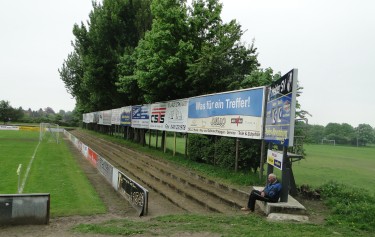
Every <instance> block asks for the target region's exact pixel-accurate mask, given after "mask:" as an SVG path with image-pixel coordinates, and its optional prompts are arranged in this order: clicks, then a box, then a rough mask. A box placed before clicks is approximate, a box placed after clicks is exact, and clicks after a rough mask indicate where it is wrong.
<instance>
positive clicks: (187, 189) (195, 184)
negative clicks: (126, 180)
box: [75, 133, 245, 213]
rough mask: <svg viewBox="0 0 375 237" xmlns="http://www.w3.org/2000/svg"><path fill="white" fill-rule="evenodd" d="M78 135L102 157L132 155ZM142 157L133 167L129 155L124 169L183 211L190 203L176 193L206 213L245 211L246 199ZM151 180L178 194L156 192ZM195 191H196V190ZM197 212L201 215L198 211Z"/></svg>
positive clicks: (158, 190) (110, 145) (120, 148)
mask: <svg viewBox="0 0 375 237" xmlns="http://www.w3.org/2000/svg"><path fill="white" fill-rule="evenodd" d="M75 135H77V136H79V138H81V139H83V140H82V142H85V141H86V143H87V142H88V141H89V142H90V145H89V144H88V145H89V146H91V147H92V149H94V150H95V148H96V149H97V150H98V153H99V154H100V155H102V156H104V157H107V156H116V157H118V158H119V159H121V158H124V156H123V153H129V150H128V149H126V148H123V147H117V149H114V147H113V144H108V143H107V144H106V142H103V141H101V142H100V144H99V142H98V139H94V138H92V137H90V136H84V135H82V134H80V135H79V134H76V133H75ZM103 143H104V144H103ZM103 148H104V149H103ZM105 148H107V149H105ZM124 149H125V151H124ZM99 150H100V152H99ZM130 153H131V152H130ZM139 156H141V154H137V162H134V163H133V162H132V161H131V160H132V159H134V158H132V156H131V155H129V154H128V155H127V156H126V159H123V160H122V161H125V162H127V164H128V165H127V167H123V168H125V169H126V170H127V172H130V173H131V174H132V175H133V176H135V177H136V178H137V179H138V180H141V181H142V182H144V183H145V184H147V185H148V186H150V187H151V189H153V190H155V191H157V192H158V193H160V194H161V195H162V196H164V197H166V198H167V199H168V200H170V201H171V202H173V203H175V204H176V205H177V206H180V207H182V208H183V206H184V204H183V203H184V202H186V200H180V201H178V200H176V196H178V195H175V194H176V193H178V194H179V195H180V196H183V197H185V198H187V199H189V200H190V201H194V202H196V203H198V204H199V205H201V206H202V207H204V209H206V210H210V211H214V212H221V213H232V212H236V211H238V208H239V207H241V206H242V205H243V203H244V202H245V200H244V199H241V200H240V199H237V200H233V199H236V196H235V198H233V195H232V197H231V196H230V195H227V194H226V193H225V192H221V193H217V188H213V187H212V186H211V185H208V184H207V183H202V182H201V181H199V180H194V179H193V180H191V177H189V176H187V175H186V174H184V173H182V174H181V173H180V174H177V173H173V172H169V171H168V170H167V169H168V168H170V167H165V165H164V164H163V163H160V162H157V161H153V160H150V158H149V157H144V156H143V157H142V156H141V158H140V157H139ZM144 159H147V160H144ZM140 161H141V162H143V164H142V165H137V164H138V163H139V162H140ZM134 170H136V171H137V172H135V171H134ZM151 170H152V172H151ZM141 173H143V174H144V175H140V174H141ZM146 176H148V177H146ZM150 178H151V179H153V180H155V181H157V182H159V183H162V184H163V185H164V186H167V187H168V188H169V189H173V190H174V193H170V191H168V192H167V191H165V190H164V191H163V190H161V189H162V188H161V187H160V186H158V188H157V190H156V189H155V188H153V181H152V180H150ZM192 188H193V189H195V190H192ZM227 189H228V188H227ZM179 202H180V203H179ZM239 202H240V203H239ZM200 209H202V208H200ZM193 212H197V210H195V211H193Z"/></svg>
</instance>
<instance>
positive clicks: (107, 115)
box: [102, 109, 112, 125]
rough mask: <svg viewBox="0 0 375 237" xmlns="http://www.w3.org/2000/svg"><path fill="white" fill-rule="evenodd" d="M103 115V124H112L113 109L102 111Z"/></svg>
mask: <svg viewBox="0 0 375 237" xmlns="http://www.w3.org/2000/svg"><path fill="white" fill-rule="evenodd" d="M102 115H103V123H102V124H103V125H111V119H112V110H111V109H110V110H105V111H103V113H102Z"/></svg>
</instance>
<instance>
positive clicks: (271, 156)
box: [267, 150, 283, 170]
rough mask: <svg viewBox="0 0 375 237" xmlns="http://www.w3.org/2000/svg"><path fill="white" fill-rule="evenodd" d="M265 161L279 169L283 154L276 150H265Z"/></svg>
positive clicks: (281, 165)
mask: <svg viewBox="0 0 375 237" xmlns="http://www.w3.org/2000/svg"><path fill="white" fill-rule="evenodd" d="M267 163H268V164H270V165H272V166H273V167H276V168H278V169H279V170H282V169H283V154H282V153H280V152H277V151H272V150H267Z"/></svg>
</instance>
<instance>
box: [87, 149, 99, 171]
mask: <svg viewBox="0 0 375 237" xmlns="http://www.w3.org/2000/svg"><path fill="white" fill-rule="evenodd" d="M87 159H88V160H89V161H90V162H91V164H92V165H93V166H94V167H97V162H98V154H96V152H95V151H93V150H92V149H91V148H90V147H89V150H88V156H87Z"/></svg>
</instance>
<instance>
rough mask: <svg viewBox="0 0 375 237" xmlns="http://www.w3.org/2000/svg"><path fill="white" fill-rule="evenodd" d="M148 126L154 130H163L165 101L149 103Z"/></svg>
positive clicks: (165, 109)
mask: <svg viewBox="0 0 375 237" xmlns="http://www.w3.org/2000/svg"><path fill="white" fill-rule="evenodd" d="M150 111H151V113H150V121H149V128H150V129H156V130H165V114H166V111H167V104H166V103H156V104H152V105H150Z"/></svg>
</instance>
